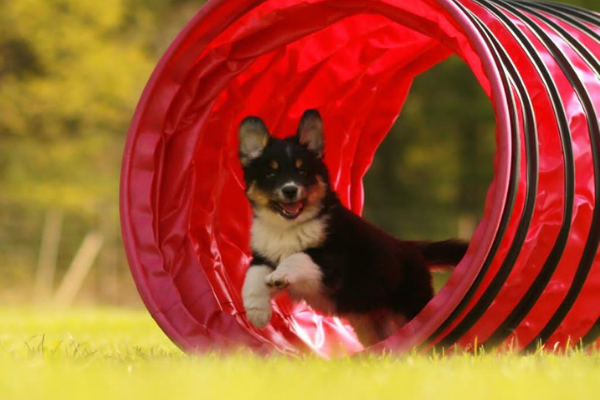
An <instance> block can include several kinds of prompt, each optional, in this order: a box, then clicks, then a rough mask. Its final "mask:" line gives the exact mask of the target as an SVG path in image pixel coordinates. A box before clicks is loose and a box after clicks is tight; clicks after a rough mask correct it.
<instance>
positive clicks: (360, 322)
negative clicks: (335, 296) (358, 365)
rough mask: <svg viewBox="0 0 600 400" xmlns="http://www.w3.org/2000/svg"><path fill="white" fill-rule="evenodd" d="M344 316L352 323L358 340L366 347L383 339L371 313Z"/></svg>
mask: <svg viewBox="0 0 600 400" xmlns="http://www.w3.org/2000/svg"><path fill="white" fill-rule="evenodd" d="M343 317H344V319H345V320H346V321H348V322H349V323H350V325H351V326H352V329H353V330H354V333H355V334H356V337H357V338H358V341H359V342H360V343H361V344H362V345H363V346H364V347H368V346H371V345H373V344H375V343H377V342H379V341H380V340H381V339H380V338H379V333H378V332H377V326H376V324H375V323H374V322H373V319H372V318H371V317H370V316H369V315H367V314H345V315H343Z"/></svg>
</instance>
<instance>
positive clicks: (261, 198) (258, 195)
mask: <svg viewBox="0 0 600 400" xmlns="http://www.w3.org/2000/svg"><path fill="white" fill-rule="evenodd" d="M246 195H247V196H248V199H250V200H251V201H253V202H254V204H256V205H259V206H263V207H266V206H267V205H269V196H268V195H267V194H266V193H265V192H263V191H262V190H260V189H257V188H256V182H252V183H251V184H250V186H248V190H246Z"/></svg>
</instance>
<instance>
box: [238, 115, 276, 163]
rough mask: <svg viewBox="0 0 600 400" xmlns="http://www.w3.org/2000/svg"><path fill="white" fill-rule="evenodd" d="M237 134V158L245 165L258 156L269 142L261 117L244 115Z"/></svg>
mask: <svg viewBox="0 0 600 400" xmlns="http://www.w3.org/2000/svg"><path fill="white" fill-rule="evenodd" d="M239 136H240V153H239V158H240V162H241V163H242V165H243V166H244V167H245V166H247V165H248V164H249V163H250V161H252V160H254V159H256V158H258V157H260V155H261V154H262V152H263V150H264V149H265V147H266V146H267V143H268V142H269V131H267V127H266V126H265V123H264V122H263V120H262V119H260V118H258V117H246V118H244V120H243V121H242V123H241V124H240V129H239Z"/></svg>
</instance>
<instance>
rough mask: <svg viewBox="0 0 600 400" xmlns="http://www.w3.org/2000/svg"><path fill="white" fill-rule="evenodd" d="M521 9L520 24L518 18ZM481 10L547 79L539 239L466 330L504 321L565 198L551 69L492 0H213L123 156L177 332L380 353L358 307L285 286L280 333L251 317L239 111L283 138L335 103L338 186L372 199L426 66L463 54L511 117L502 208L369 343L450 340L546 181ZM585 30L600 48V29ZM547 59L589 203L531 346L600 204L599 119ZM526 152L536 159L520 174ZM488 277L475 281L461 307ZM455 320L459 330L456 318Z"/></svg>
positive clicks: (533, 323)
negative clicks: (594, 33)
mask: <svg viewBox="0 0 600 400" xmlns="http://www.w3.org/2000/svg"><path fill="white" fill-rule="evenodd" d="M507 15H509V17H511V18H513V19H514V20H515V23H517V24H519V21H518V18H516V17H514V16H513V15H510V13H507ZM477 19H478V20H480V21H483V22H484V23H485V25H486V26H488V27H489V28H490V29H491V30H492V31H493V33H494V35H495V36H496V37H497V39H498V40H499V41H500V42H501V43H502V45H503V46H504V47H505V49H506V51H507V52H508V53H509V54H510V57H511V58H512V59H513V61H514V62H515V63H516V65H517V67H518V70H519V72H520V74H521V76H522V77H523V79H524V81H525V85H526V87H527V91H528V92H529V93H530V94H531V98H532V99H531V100H532V102H533V106H534V109H535V111H536V121H537V131H538V135H539V146H538V148H536V150H535V151H537V152H538V153H539V174H538V175H539V180H538V183H537V185H538V187H537V191H536V197H537V200H536V203H535V209H534V211H533V214H532V215H531V216H530V217H531V224H530V225H529V229H528V231H527V234H526V239H525V241H524V243H523V246H522V247H523V248H522V250H521V252H520V253H519V256H518V258H517V259H516V261H515V262H514V263H513V265H512V270H511V273H510V275H509V276H508V278H507V279H506V282H505V283H504V284H503V286H502V288H501V289H500V291H499V292H498V294H497V296H496V297H495V299H494V301H493V303H492V304H491V306H490V307H489V309H488V310H487V311H486V312H485V313H484V314H483V315H482V316H481V317H480V318H478V319H477V321H476V323H475V324H474V325H473V326H472V327H471V328H470V329H469V330H468V331H467V332H466V333H465V334H464V335H461V337H460V339H459V340H456V341H455V343H457V344H458V345H460V346H462V347H468V346H470V345H472V344H473V343H474V342H475V341H476V340H479V342H481V341H482V339H483V340H485V339H486V338H487V337H488V336H489V335H491V334H492V332H493V331H494V330H495V329H496V328H497V327H498V325H499V324H500V323H501V322H502V321H503V320H504V318H505V317H506V316H507V315H508V314H509V313H510V312H511V310H512V309H513V307H514V306H515V304H516V303H517V302H518V301H519V300H520V299H521V298H523V296H524V295H525V293H526V292H527V290H529V289H530V288H531V285H532V282H533V281H534V279H535V277H536V276H537V275H538V274H539V272H540V269H541V268H542V264H543V260H545V259H546V258H547V257H548V254H549V253H550V252H551V248H552V246H553V245H554V243H555V241H556V238H557V236H558V231H559V226H560V224H561V222H562V219H563V215H564V214H563V208H564V204H565V201H564V196H565V190H564V181H565V174H564V166H563V162H564V160H563V148H562V145H561V142H560V140H559V139H558V133H557V130H558V127H557V122H556V118H555V117H554V115H555V110H554V109H553V106H552V105H551V104H550V102H549V98H548V95H547V94H546V88H545V85H544V83H543V82H542V81H541V79H540V77H539V74H538V72H537V71H536V69H535V67H534V66H533V65H532V63H531V61H530V60H529V58H528V57H527V56H526V55H525V54H524V53H523V48H522V46H521V45H520V43H519V42H518V41H517V40H515V39H514V37H513V35H511V34H510V33H509V32H507V29H506V27H505V25H504V24H503V23H502V22H500V21H499V19H498V18H497V17H496V16H494V15H493V14H492V13H490V12H489V10H488V9H487V8H486V7H484V6H482V5H478V4H477V3H475V2H470V1H468V0H462V1H452V0H438V1H433V0H412V1H404V0H345V1H339V0H309V1H300V0H271V1H258V0H213V1H210V2H208V3H207V4H206V5H205V6H204V7H203V8H202V9H201V10H200V11H199V13H198V14H197V15H196V16H195V17H194V19H193V20H192V21H190V23H189V24H188V25H187V27H186V28H185V29H184V30H183V31H182V32H181V34H180V35H179V36H178V37H177V38H176V40H175V41H174V42H173V44H172V45H171V47H170V48H169V50H168V51H167V53H166V54H165V55H164V57H163V58H162V60H161V61H160V63H159V65H158V66H157V68H156V70H155V72H154V74H153V75H152V77H151V79H150V81H149V83H148V85H147V87H146V89H145V91H144V93H143V95H142V98H141V100H140V103H139V105H138V108H137V110H136V113H135V116H134V119H133V122H132V125H131V129H130V133H129V137H128V142H127V146H126V149H125V154H124V160H123V169H122V179H121V215H122V230H123V237H124V242H125V246H126V251H127V255H128V258H129V263H130V267H131V271H132V274H133V277H134V280H135V282H136V285H137V287H138V290H139V292H140V294H141V296H142V299H143V300H144V302H145V304H146V306H147V307H148V310H149V311H150V313H151V314H152V316H153V317H154V318H155V319H156V321H157V323H158V324H159V325H160V326H161V328H162V329H163V330H164V331H165V333H166V334H167V335H168V336H169V337H171V338H172V340H173V341H174V342H175V343H177V344H178V345H179V346H181V347H182V348H184V349H186V350H200V351H207V350H212V349H220V350H222V349H230V348H239V347H244V348H250V349H252V350H253V351H255V352H257V353H261V354H266V353H270V352H273V351H281V352H285V353H291V354H294V353H299V352H303V351H307V350H308V351H314V352H316V353H317V354H320V355H322V356H326V357H330V356H334V355H338V354H349V353H355V352H357V351H361V350H362V347H361V346H360V344H359V343H358V342H357V340H356V338H355V337H354V335H353V334H352V332H351V330H350V329H349V328H348V327H347V326H345V324H344V322H343V321H340V320H338V319H337V318H329V317H322V316H319V315H317V314H315V313H314V312H313V311H311V310H310V309H307V308H306V307H305V306H303V305H293V304H291V303H290V302H289V300H288V299H286V298H285V297H281V298H278V299H277V300H276V302H275V304H274V307H275V310H274V315H273V319H272V320H271V324H270V325H269V326H268V327H267V328H265V329H264V330H257V329H255V328H253V327H252V326H251V325H250V324H249V322H248V321H247V319H246V317H245V314H244V309H243V305H242V302H241V298H240V289H241V284H242V282H243V276H244V273H245V270H246V268H247V265H248V262H249V255H250V250H249V226H250V220H251V213H250V209H249V206H248V204H247V201H246V199H245V195H244V190H243V179H242V171H241V167H240V165H239V162H238V160H237V126H238V125H239V123H240V121H241V119H242V118H244V117H245V116H247V115H258V116H260V117H262V118H263V119H264V120H265V122H266V124H267V126H269V127H270V129H271V131H272V132H273V133H274V134H276V135H279V136H282V137H283V136H287V135H291V134H292V133H294V128H295V125H296V123H297V121H298V119H299V117H300V115H301V114H302V112H303V111H304V110H305V109H307V108H317V109H318V110H319V111H320V112H321V114H322V115H323V118H324V121H325V136H326V162H327V165H328V166H329V169H330V171H331V176H332V180H333V184H334V186H335V188H336V190H337V191H338V193H339V195H340V198H341V199H342V200H343V201H344V202H345V203H346V204H347V205H348V206H349V207H350V208H351V209H352V210H354V211H355V212H357V213H360V212H361V209H362V203H363V187H362V178H363V176H364V174H365V172H366V171H367V169H368V168H369V166H370V164H371V161H372V158H373V155H374V153H375V151H376V149H377V147H378V146H379V144H380V143H381V141H382V140H383V138H384V136H385V135H386V133H387V132H388V130H389V128H390V127H391V126H392V124H393V123H394V121H395V119H396V118H397V117H398V115H399V114H400V111H401V108H402V105H403V103H404V100H405V99H406V97H407V95H408V92H409V90H410V85H411V82H412V80H413V78H414V77H415V76H417V75H419V74H420V73H422V72H423V71H425V70H427V69H428V68H430V67H431V66H433V65H435V64H437V63H439V62H442V61H443V60H444V59H446V58H447V57H448V56H450V55H452V54H457V55H458V56H459V57H461V58H462V59H463V60H464V61H465V62H466V63H467V64H468V65H469V67H470V68H471V70H472V71H473V74H474V75H475V77H476V78H477V79H478V81H479V82H480V84H481V86H482V87H483V89H484V90H485V91H486V93H487V94H488V96H489V98H490V101H491V103H492V107H493V108H494V112H495V115H496V121H497V129H496V132H495V135H496V142H497V149H496V157H495V160H494V170H495V176H494V180H493V182H491V184H490V189H489V192H488V195H487V199H486V205H485V212H484V217H483V219H482V221H481V222H480V224H479V226H478V228H477V230H476V232H475V234H474V236H473V238H472V242H471V246H470V248H469V251H468V254H467V256H466V257H465V259H464V260H463V261H462V262H461V263H460V265H459V266H457V268H456V270H455V272H454V273H453V274H452V276H451V278H450V280H449V282H448V283H447V284H446V286H445V287H444V288H443V289H442V290H441V292H440V293H439V294H438V295H437V296H436V297H435V298H434V299H433V300H432V301H431V302H430V303H429V304H428V305H427V307H426V308H425V309H424V310H423V311H422V312H421V313H420V314H419V315H418V316H417V317H416V318H415V319H413V320H412V321H411V322H410V323H408V324H407V325H406V326H405V327H403V328H402V329H401V330H400V331H399V332H398V333H396V334H395V335H393V336H392V337H390V338H388V339H387V340H386V341H384V342H382V343H380V344H377V345H375V346H373V347H371V348H369V349H367V350H369V351H377V352H379V351H403V350H406V349H410V348H413V347H414V346H424V345H425V343H427V345H426V346H431V345H435V344H436V343H437V342H438V341H440V340H443V339H444V337H445V336H446V334H448V332H450V331H451V330H452V329H453V328H454V327H455V326H457V325H459V324H460V323H461V321H462V319H463V317H464V316H465V315H466V313H468V312H469V310H470V309H471V308H472V307H473V306H474V305H475V304H477V302H478V301H479V299H480V297H481V295H482V293H483V292H484V291H485V289H486V288H487V287H488V285H490V283H491V281H492V279H493V277H494V276H495V275H496V274H497V272H498V271H499V269H500V268H501V265H502V263H503V262H504V260H505V257H506V255H507V253H508V250H509V248H510V246H511V244H512V243H513V241H514V238H515V235H516V234H517V231H518V222H519V220H520V218H522V216H523V214H524V204H525V192H526V190H527V187H528V185H529V184H530V179H528V177H527V175H526V171H525V170H526V160H527V158H528V157H530V154H528V153H527V152H526V149H525V148H524V147H523V146H515V141H516V142H519V141H522V140H524V136H525V133H524V129H523V128H524V122H523V118H522V117H521V116H519V112H518V111H519V110H520V107H521V104H520V102H519V100H518V98H517V99H516V100H515V103H516V105H515V106H512V107H511V106H509V104H510V103H509V98H515V92H514V88H512V87H507V86H506V79H505V78H503V74H505V70H504V69H503V68H502V66H501V65H500V64H499V62H498V59H497V56H496V55H495V54H494V51H493V49H492V48H491V46H490V44H489V42H488V41H486V39H485V37H484V36H483V35H482V33H481V31H480V29H481V28H480V27H478V26H477V23H476V20H477ZM538 22H539V21H538ZM539 23H540V25H542V26H543V23H541V22H539ZM560 23H561V24H562V23H563V22H560ZM566 28H568V29H569V30H573V27H572V26H567V27H566ZM522 29H523V31H524V32H525V33H526V34H528V35H529V37H530V38H531V42H532V43H533V44H534V45H535V48H536V51H538V52H540V54H546V53H547V49H546V48H545V47H544V46H543V45H542V44H540V43H538V41H537V39H536V37H535V35H534V34H531V32H529V31H528V29H527V28H526V27H522ZM545 29H547V30H550V28H548V27H545ZM590 29H595V28H594V27H590ZM574 34H576V35H577V37H578V38H579V40H580V41H581V42H582V43H584V44H585V45H586V46H589V47H588V48H590V49H591V50H593V51H594V52H595V54H599V53H598V51H599V50H600V49H599V48H598V47H599V46H598V44H597V42H595V41H593V40H592V39H590V37H589V36H588V35H586V34H583V33H580V32H574ZM554 36H555V38H554V39H555V40H556V41H558V42H560V41H561V38H560V37H559V36H558V35H556V34H554ZM563 47H564V49H565V52H566V53H567V54H568V56H569V57H570V58H571V59H572V60H573V63H574V64H575V65H576V66H577V73H578V76H580V78H581V79H582V80H583V81H584V82H585V85H586V87H587V88H588V90H589V91H590V93H592V94H595V96H594V99H595V100H596V102H598V101H599V100H598V99H600V83H599V82H598V78H597V76H596V75H595V74H594V71H593V70H592V69H591V68H590V66H589V65H588V64H586V63H585V62H583V61H582V60H581V58H580V57H579V56H578V54H577V53H576V52H575V51H573V50H572V49H571V48H570V47H569V46H567V45H564V44H563ZM544 59H545V60H546V61H547V63H548V65H549V68H550V69H551V71H552V78H553V80H554V81H555V82H556V85H557V87H558V90H559V92H560V96H561V98H562V99H563V104H562V106H563V107H564V110H565V111H566V112H567V115H568V120H569V124H570V128H571V132H570V137H571V138H572V143H573V146H574V152H575V156H574V157H575V162H576V165H575V171H576V176H575V195H574V196H575V206H574V212H573V216H572V221H571V222H572V224H571V228H570V234H569V238H568V241H567V243H566V245H565V246H564V247H565V249H564V253H563V254H562V256H561V258H560V262H559V263H558V266H557V268H556V270H555V271H554V273H553V274H552V278H551V280H550V283H549V284H548V285H547V286H546V287H545V289H544V292H543V294H542V295H541V296H540V298H539V299H538V300H537V301H536V304H535V306H534V307H533V308H531V310H529V311H528V312H527V315H526V316H525V317H524V319H523V320H522V321H521V322H520V323H519V325H518V326H517V327H516V329H515V330H514V332H513V335H512V336H511V337H509V338H507V339H506V340H505V343H513V344H514V345H515V346H521V345H525V344H527V343H530V342H531V341H532V340H534V339H535V337H536V335H537V334H538V333H539V332H540V330H541V329H542V328H543V327H544V325H545V324H546V323H547V321H548V320H549V319H550V317H551V316H552V314H553V313H554V311H555V310H556V309H557V308H558V307H559V304H560V303H561V301H563V299H564V298H565V296H566V293H567V291H568V290H569V288H570V286H571V284H572V280H573V277H574V273H575V269H576V266H577V264H578V262H579V259H580V258H581V254H582V251H583V248H584V246H585V243H586V242H587V240H588V233H589V230H590V218H591V212H592V210H593V209H594V207H595V194H594V182H593V178H594V167H593V165H592V156H591V153H592V151H591V142H590V139H589V135H590V132H588V128H587V127H586V123H585V122H586V121H587V120H588V118H596V119H597V116H596V115H585V113H583V111H582V108H581V105H580V101H579V100H578V98H577V96H576V95H575V94H574V92H573V86H572V84H571V82H570V81H569V80H568V79H567V78H566V77H565V75H564V73H563V72H561V70H560V68H559V67H558V65H557V63H556V61H554V60H552V59H551V57H544ZM503 82H504V83H503ZM457 90H460V88H457ZM596 106H598V107H600V104H596ZM515 110H516V111H515ZM400 117H401V115H400ZM511 121H512V125H513V127H512V128H511ZM517 128H519V129H517ZM515 132H517V134H516V136H514V135H513V134H514V133H515ZM514 157H519V160H520V161H519V163H518V164H517V165H518V171H514V170H513V171H512V172H513V175H512V176H515V175H516V180H514V182H513V183H512V184H511V182H510V179H509V176H511V160H514ZM511 185H512V186H511ZM511 187H512V188H514V189H515V191H516V197H515V202H514V204H512V206H511V207H510V218H509V220H508V221H509V222H508V226H507V228H506V231H505V232H504V233H503V234H502V236H501V241H500V244H499V247H498V249H497V253H496V254H495V256H494V259H493V262H492V264H491V265H490V267H489V269H488V270H487V272H486V273H485V275H482V276H481V277H480V278H481V282H480V284H479V285H478V287H477V288H475V287H474V286H473V285H474V282H475V281H476V278H477V277H478V275H479V273H480V271H481V270H482V265H483V264H484V262H485V260H486V258H487V256H488V255H489V254H490V251H491V249H492V243H493V241H494V239H499V238H500V236H497V235H499V227H500V225H501V218H502V216H503V210H504V209H505V206H507V201H508V200H507V198H508V193H509V189H510V188H511ZM599 269H600V267H599V265H598V260H597V259H596V260H595V261H594V263H593V266H592V269H591V271H590V273H589V275H588V276H587V279H586V281H585V285H584V287H583V288H582V290H581V292H580V293H579V294H578V297H577V301H576V302H575V303H574V305H573V307H572V308H571V309H570V312H569V313H568V315H567V317H566V318H565V319H564V320H563V322H562V323H561V324H560V327H559V329H557V330H556V331H555V332H554V333H553V335H552V337H551V338H550V339H549V340H548V344H549V345H554V343H559V344H565V343H566V341H567V338H569V339H570V340H571V343H573V342H577V341H578V340H579V339H580V338H581V337H583V336H584V335H586V333H587V332H588V331H590V329H591V327H592V326H593V325H594V324H596V323H597V321H598V317H599V312H600V307H598V304H600V271H599ZM470 289H471V290H473V291H474V295H473V296H472V297H471V298H470V300H469V302H468V304H467V305H466V307H463V309H462V310H457V306H458V305H459V304H460V303H461V301H462V300H463V299H464V298H465V296H466V294H467V293H468V292H469V290H470ZM459 311H460V312H459ZM445 321H447V323H446V325H445V329H440V327H441V326H442V324H443V323H444V322H445Z"/></svg>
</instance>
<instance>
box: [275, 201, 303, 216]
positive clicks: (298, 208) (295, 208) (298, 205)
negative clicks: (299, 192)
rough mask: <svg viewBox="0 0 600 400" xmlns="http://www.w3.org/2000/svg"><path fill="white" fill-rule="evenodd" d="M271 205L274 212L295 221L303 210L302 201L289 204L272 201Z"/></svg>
mask: <svg viewBox="0 0 600 400" xmlns="http://www.w3.org/2000/svg"><path fill="white" fill-rule="evenodd" d="M271 204H272V205H273V208H274V209H275V211H277V212H278V213H279V214H280V215H281V216H282V217H283V218H286V219H295V218H297V217H298V216H299V215H300V214H301V213H302V210H304V201H292V202H289V203H283V202H280V201H272V202H271Z"/></svg>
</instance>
